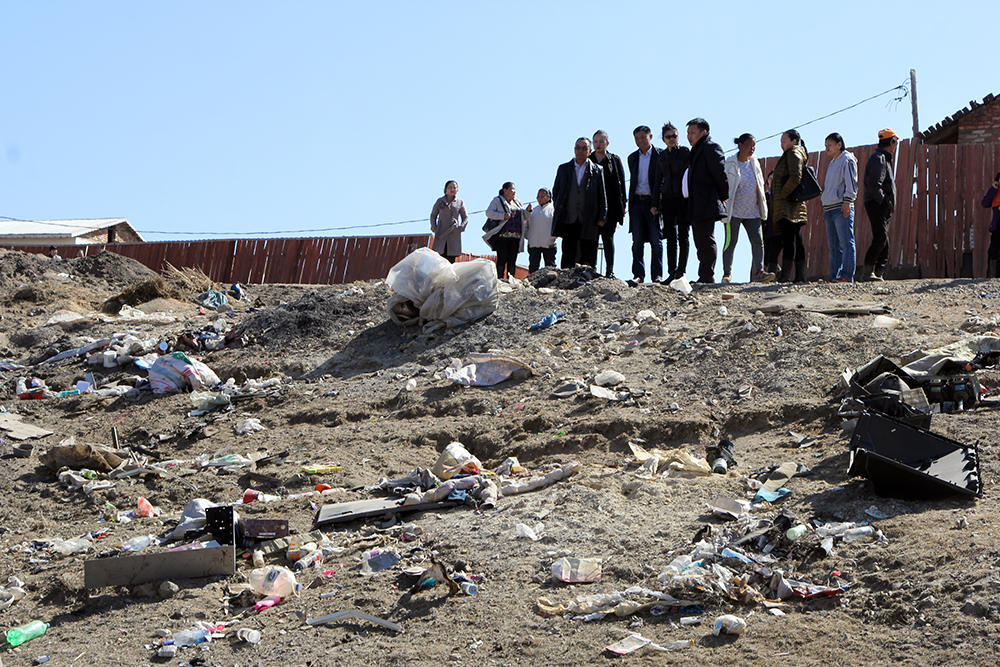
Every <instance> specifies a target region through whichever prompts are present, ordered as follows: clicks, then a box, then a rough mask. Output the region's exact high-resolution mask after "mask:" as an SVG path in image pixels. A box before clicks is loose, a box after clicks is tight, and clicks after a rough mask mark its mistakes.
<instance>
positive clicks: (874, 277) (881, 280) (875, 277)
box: [868, 273, 885, 283]
mask: <svg viewBox="0 0 1000 667" xmlns="http://www.w3.org/2000/svg"><path fill="white" fill-rule="evenodd" d="M868 280H870V281H871V282H873V283H884V282H885V278H883V277H882V276H880V275H878V274H875V273H873V274H872V277H871V278H869V279H868Z"/></svg>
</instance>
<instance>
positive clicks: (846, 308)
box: [757, 294, 889, 315]
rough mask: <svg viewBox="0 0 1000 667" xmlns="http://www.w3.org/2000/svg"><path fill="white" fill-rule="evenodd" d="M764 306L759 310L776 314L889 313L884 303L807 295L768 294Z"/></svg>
mask: <svg viewBox="0 0 1000 667" xmlns="http://www.w3.org/2000/svg"><path fill="white" fill-rule="evenodd" d="M764 300H765V301H764V304H763V305H761V306H760V307H759V308H758V309H757V310H759V311H761V312H762V313H768V314H775V313H778V314H780V313H787V312H789V311H792V310H800V311H805V312H809V313H823V314H824V315H881V314H885V313H888V312H889V307H888V306H887V305H885V304H884V303H871V302H868V303H864V302H861V301H848V300H846V299H824V298H821V297H818V296H808V295H805V294H766V295H764Z"/></svg>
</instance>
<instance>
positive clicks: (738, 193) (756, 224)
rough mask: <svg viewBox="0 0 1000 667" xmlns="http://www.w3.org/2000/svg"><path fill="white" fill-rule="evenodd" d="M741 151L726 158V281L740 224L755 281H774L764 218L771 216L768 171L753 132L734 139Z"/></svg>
mask: <svg viewBox="0 0 1000 667" xmlns="http://www.w3.org/2000/svg"><path fill="white" fill-rule="evenodd" d="M733 143H735V144H736V145H737V146H738V148H739V150H738V151H737V153H736V155H734V156H733V157H731V158H729V159H728V160H726V178H728V179H729V201H727V202H726V217H725V219H724V220H723V222H724V223H725V225H726V243H725V245H724V246H723V250H722V282H724V283H729V282H732V280H733V276H732V271H733V254H734V253H735V251H736V243H737V242H738V241H739V238H740V227H743V228H745V229H746V232H747V239H748V240H749V242H750V251H751V253H752V262H751V265H750V280H751V282H753V281H757V282H765V283H767V282H771V281H772V280H774V278H775V276H774V274H773V273H768V272H766V271H764V237H763V236H762V235H761V231H760V226H761V221H762V220H764V219H766V218H767V195H766V194H765V192H764V174H763V173H762V172H761V170H760V162H759V161H758V160H757V158H755V157H754V156H753V152H754V149H755V148H756V147H757V141H756V139H754V137H753V135H752V134H743V135H740V137H739V138H738V139H734V140H733Z"/></svg>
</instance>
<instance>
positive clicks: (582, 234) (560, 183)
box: [552, 137, 608, 269]
mask: <svg viewBox="0 0 1000 667" xmlns="http://www.w3.org/2000/svg"><path fill="white" fill-rule="evenodd" d="M573 151H574V153H575V154H576V157H575V158H574V159H572V160H570V161H569V162H567V163H566V164H561V165H559V169H557V170H556V182H555V184H554V185H553V186H552V200H553V202H554V203H553V207H554V209H555V210H554V211H553V213H552V235H553V236H558V237H560V238H562V240H563V241H562V260H561V261H560V263H559V265H560V267H562V268H564V269H572V268H573V267H574V266H576V265H577V264H586V265H588V266H596V265H597V239H598V238H599V237H600V233H601V231H600V230H601V228H602V227H603V226H604V225H605V221H606V220H607V218H608V201H607V196H606V194H605V191H604V170H603V169H601V167H600V166H599V165H596V164H594V163H593V162H591V161H590V160H588V159H587V158H588V157H590V139H587V138H586V137H580V138H579V139H577V140H576V145H575V146H573Z"/></svg>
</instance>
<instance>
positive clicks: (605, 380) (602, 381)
mask: <svg viewBox="0 0 1000 667" xmlns="http://www.w3.org/2000/svg"><path fill="white" fill-rule="evenodd" d="M624 381H625V376H624V375H622V374H621V373H619V372H618V371H613V370H603V371H601V372H600V373H598V374H597V375H596V376H594V384H596V385H598V386H600V387H614V386H615V385H619V384H621V383H622V382H624Z"/></svg>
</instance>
